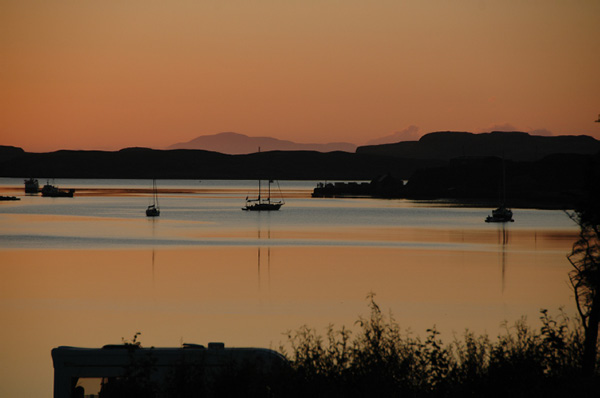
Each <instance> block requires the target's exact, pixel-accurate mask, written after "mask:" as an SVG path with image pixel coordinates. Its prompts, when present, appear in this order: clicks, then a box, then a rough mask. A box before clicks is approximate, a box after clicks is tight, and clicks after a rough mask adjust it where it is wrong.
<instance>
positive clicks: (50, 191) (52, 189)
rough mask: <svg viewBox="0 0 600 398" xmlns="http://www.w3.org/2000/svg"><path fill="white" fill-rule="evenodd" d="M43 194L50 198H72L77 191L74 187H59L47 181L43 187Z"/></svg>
mask: <svg viewBox="0 0 600 398" xmlns="http://www.w3.org/2000/svg"><path fill="white" fill-rule="evenodd" d="M41 192H42V196H45V197H48V198H72V197H73V194H74V193H75V190H74V189H59V188H58V187H57V186H54V185H51V184H50V183H49V182H47V183H46V185H44V186H43V187H42V189H41Z"/></svg>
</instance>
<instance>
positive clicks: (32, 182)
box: [24, 178, 40, 193]
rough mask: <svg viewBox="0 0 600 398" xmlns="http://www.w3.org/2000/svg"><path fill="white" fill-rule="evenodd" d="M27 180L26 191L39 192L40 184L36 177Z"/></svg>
mask: <svg viewBox="0 0 600 398" xmlns="http://www.w3.org/2000/svg"><path fill="white" fill-rule="evenodd" d="M24 182H25V193H38V192H39V191H40V184H39V183H38V180H36V179H35V178H29V179H27V180H25V181H24Z"/></svg>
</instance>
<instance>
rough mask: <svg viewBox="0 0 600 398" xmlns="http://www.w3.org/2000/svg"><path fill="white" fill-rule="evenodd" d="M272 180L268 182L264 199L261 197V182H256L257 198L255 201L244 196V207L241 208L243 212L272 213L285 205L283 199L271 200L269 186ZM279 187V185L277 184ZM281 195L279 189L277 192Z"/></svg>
mask: <svg viewBox="0 0 600 398" xmlns="http://www.w3.org/2000/svg"><path fill="white" fill-rule="evenodd" d="M272 183H273V180H269V184H268V185H269V189H268V194H267V197H266V198H263V197H262V196H261V181H260V180H258V196H257V197H256V198H255V199H249V198H248V197H247V196H246V206H244V207H242V210H245V211H272V210H279V209H280V208H281V206H283V205H284V204H285V202H284V200H283V198H282V199H281V200H272V199H271V184H272ZM277 186H278V187H279V183H277ZM279 191H280V193H281V189H280V190H279Z"/></svg>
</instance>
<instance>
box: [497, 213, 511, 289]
mask: <svg viewBox="0 0 600 398" xmlns="http://www.w3.org/2000/svg"><path fill="white" fill-rule="evenodd" d="M509 238H510V234H509V232H508V228H506V223H499V224H498V244H499V245H501V248H500V263H501V270H502V293H504V289H505V288H506V249H507V246H508V242H509Z"/></svg>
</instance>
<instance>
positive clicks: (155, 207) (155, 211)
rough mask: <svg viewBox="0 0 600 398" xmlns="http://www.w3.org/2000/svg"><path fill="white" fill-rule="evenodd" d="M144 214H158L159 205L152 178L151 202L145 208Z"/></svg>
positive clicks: (156, 215)
mask: <svg viewBox="0 0 600 398" xmlns="http://www.w3.org/2000/svg"><path fill="white" fill-rule="evenodd" d="M146 216H148V217H158V216H160V206H159V205H158V189H157V188H156V180H152V204H151V205H150V206H148V208H147V209H146Z"/></svg>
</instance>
